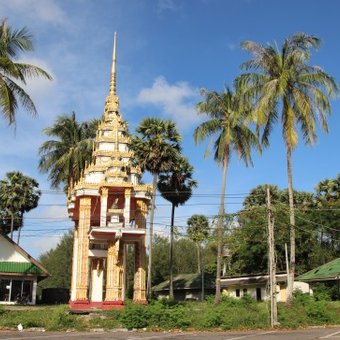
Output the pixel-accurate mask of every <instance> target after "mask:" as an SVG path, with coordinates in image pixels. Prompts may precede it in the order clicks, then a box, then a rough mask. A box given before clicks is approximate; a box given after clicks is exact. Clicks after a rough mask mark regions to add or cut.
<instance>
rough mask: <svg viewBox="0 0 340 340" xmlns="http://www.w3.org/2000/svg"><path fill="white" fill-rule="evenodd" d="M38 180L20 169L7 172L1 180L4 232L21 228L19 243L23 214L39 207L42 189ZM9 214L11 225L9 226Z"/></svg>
mask: <svg viewBox="0 0 340 340" xmlns="http://www.w3.org/2000/svg"><path fill="white" fill-rule="evenodd" d="M38 188H39V184H38V182H37V181H36V180H35V179H33V178H31V177H28V176H25V175H24V174H22V173H21V172H19V171H12V172H7V173H6V176H5V178H4V179H3V180H0V202H1V203H0V209H1V211H2V214H0V215H2V217H3V218H4V219H5V221H2V223H1V225H2V228H3V229H2V232H3V233H8V232H10V233H11V239H13V231H14V230H18V229H19V233H18V243H19V241H20V229H21V227H22V225H23V216H24V213H25V212H28V211H30V210H32V209H34V208H35V207H37V205H38V202H39V198H40V195H41V191H40V190H39V189H38ZM8 216H9V217H10V226H8V221H9V220H8Z"/></svg>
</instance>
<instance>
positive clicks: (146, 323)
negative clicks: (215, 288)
mask: <svg viewBox="0 0 340 340" xmlns="http://www.w3.org/2000/svg"><path fill="white" fill-rule="evenodd" d="M278 319H279V322H280V326H279V327H283V328H297V327H305V326H311V325H335V324H337V325H340V301H337V302H331V301H316V300H315V299H314V298H313V297H310V296H306V295H302V294H298V295H296V296H295V299H294V302H293V303H292V305H291V306H286V305H285V304H282V303H279V304H278ZM19 323H21V324H22V325H23V326H24V328H28V327H43V328H45V329H46V330H66V329H76V330H88V329H92V328H103V329H114V328H119V327H124V328H128V329H140V328H147V329H148V330H174V329H182V330H229V329H260V328H262V329H265V328H269V327H270V320H269V309H268V303H265V302H256V301H253V300H252V299H249V298H243V299H240V300H235V299H232V298H226V297H224V298H223V300H222V303H221V304H220V305H217V306H216V305H214V303H213V299H208V301H205V302H203V303H199V302H185V303H172V302H169V301H154V302H152V303H151V304H149V305H134V304H132V303H131V302H127V304H126V306H125V308H124V309H123V310H119V311H117V310H111V311H106V312H100V313H98V314H96V315H95V316H84V315H77V314H70V313H68V306H66V305H62V306H57V307H56V306H51V307H44V308H42V309H41V308H39V309H34V308H32V309H29V310H8V309H4V308H1V307H0V328H15V327H17V325H18V324H19Z"/></svg>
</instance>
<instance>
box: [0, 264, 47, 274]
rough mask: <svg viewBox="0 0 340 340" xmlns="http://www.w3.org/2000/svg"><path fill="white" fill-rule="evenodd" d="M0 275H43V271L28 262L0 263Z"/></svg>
mask: <svg viewBox="0 0 340 340" xmlns="http://www.w3.org/2000/svg"><path fill="white" fill-rule="evenodd" d="M0 273H19V274H43V271H42V270H41V269H40V268H38V267H37V266H36V265H35V264H33V263H30V262H0Z"/></svg>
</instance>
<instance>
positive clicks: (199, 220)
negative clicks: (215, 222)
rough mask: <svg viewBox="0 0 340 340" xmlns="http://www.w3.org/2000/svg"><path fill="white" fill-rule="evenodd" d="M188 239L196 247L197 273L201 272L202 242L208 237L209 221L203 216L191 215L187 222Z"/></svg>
mask: <svg viewBox="0 0 340 340" xmlns="http://www.w3.org/2000/svg"><path fill="white" fill-rule="evenodd" d="M187 226H188V228H187V232H188V236H189V238H190V239H191V240H192V241H194V242H195V243H196V245H197V271H198V273H201V271H202V269H203V268H202V242H203V241H205V240H206V239H207V238H208V235H209V220H208V218H207V217H206V216H205V215H197V214H195V215H192V216H191V217H190V218H188V220H187Z"/></svg>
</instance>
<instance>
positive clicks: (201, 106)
mask: <svg viewBox="0 0 340 340" xmlns="http://www.w3.org/2000/svg"><path fill="white" fill-rule="evenodd" d="M202 94H203V95H204V97H205V98H204V100H203V101H202V102H200V103H198V105H197V109H198V113H200V114H205V115H207V116H208V117H209V118H210V119H208V120H207V121H205V122H203V123H201V124H200V125H199V126H198V127H197V128H196V129H195V132H194V139H195V142H196V144H197V143H200V142H202V141H203V140H205V139H206V138H209V137H210V138H212V139H214V138H216V139H215V142H214V150H215V155H214V158H215V161H216V162H217V163H218V164H219V165H221V166H222V186H221V196H220V207H219V212H218V219H217V226H216V228H217V273H216V294H215V303H216V304H218V303H220V302H221V283H220V279H221V261H222V246H223V244H222V243H223V240H222V239H223V216H224V215H225V207H224V199H225V191H226V182H227V169H228V166H229V163H230V158H231V155H232V153H233V151H235V152H236V154H237V155H238V158H239V159H241V160H243V161H244V162H245V164H246V165H249V164H252V160H251V149H252V147H256V148H258V149H259V144H258V140H257V137H256V135H255V134H254V133H253V132H252V131H251V129H250V128H249V127H248V125H247V122H248V120H247V119H248V112H249V108H248V107H247V106H245V105H244V103H243V101H242V100H241V98H240V96H239V95H238V93H237V92H233V91H232V90H231V89H229V88H226V89H225V90H224V91H223V92H221V93H218V92H215V91H212V92H209V91H207V90H202Z"/></svg>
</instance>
